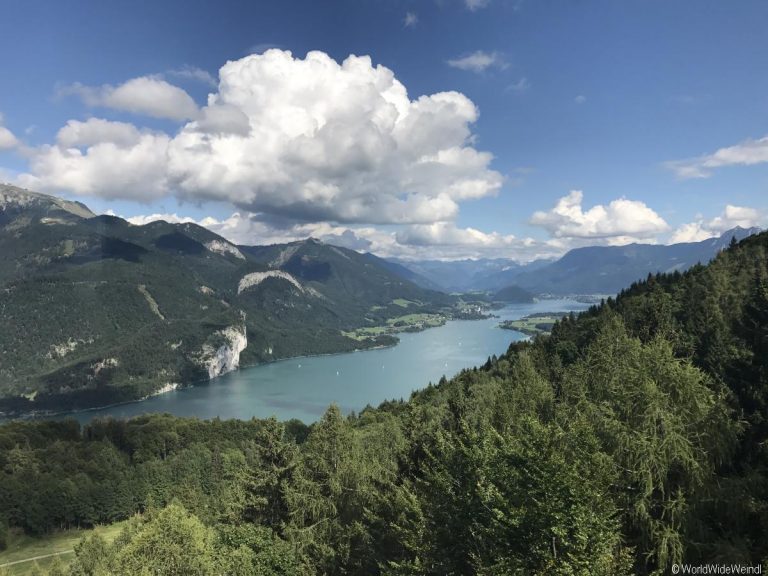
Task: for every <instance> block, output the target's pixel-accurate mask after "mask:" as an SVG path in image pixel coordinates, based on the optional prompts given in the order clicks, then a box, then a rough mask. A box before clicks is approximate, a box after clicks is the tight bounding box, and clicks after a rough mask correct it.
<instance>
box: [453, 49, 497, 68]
mask: <svg viewBox="0 0 768 576" xmlns="http://www.w3.org/2000/svg"><path fill="white" fill-rule="evenodd" d="M447 62H448V66H451V67H452V68H458V69H459V70H466V71H467V72H475V73H478V74H479V73H481V72H485V71H486V70H488V69H489V68H506V66H507V65H506V63H505V62H504V60H503V58H502V57H501V55H500V54H499V53H498V52H484V51H483V50H477V51H476V52H473V53H472V54H468V55H467V56H462V57H460V58H453V59H451V60H448V61H447Z"/></svg>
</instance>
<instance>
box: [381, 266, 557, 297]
mask: <svg viewBox="0 0 768 576" xmlns="http://www.w3.org/2000/svg"><path fill="white" fill-rule="evenodd" d="M390 262H392V263H394V264H397V265H399V266H400V267H401V268H405V269H406V270H408V271H410V273H411V274H415V275H417V277H418V278H424V279H426V280H427V281H428V282H429V283H430V286H432V287H439V289H441V290H443V291H446V292H475V291H490V292H495V291H497V290H500V289H502V288H504V287H505V286H509V285H510V284H513V283H514V280H515V278H516V277H517V275H518V274H520V273H522V272H523V271H526V270H536V269H537V268H540V267H542V266H545V265H547V264H549V263H550V260H537V261H534V262H530V263H527V264H520V263H519V262H516V261H514V260H511V259H508V258H479V259H476V260H472V259H466V260H398V259H393V260H390ZM404 277H407V276H404ZM414 282H416V283H417V284H419V283H420V281H419V280H418V279H414ZM422 282H423V281H422ZM420 285H424V284H420Z"/></svg>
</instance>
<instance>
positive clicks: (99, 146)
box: [27, 49, 503, 224]
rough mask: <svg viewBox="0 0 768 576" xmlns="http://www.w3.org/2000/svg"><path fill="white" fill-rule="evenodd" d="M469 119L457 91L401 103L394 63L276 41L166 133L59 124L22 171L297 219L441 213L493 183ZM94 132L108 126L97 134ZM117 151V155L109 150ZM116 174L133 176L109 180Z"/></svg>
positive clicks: (426, 218)
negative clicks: (61, 129) (300, 54)
mask: <svg viewBox="0 0 768 576" xmlns="http://www.w3.org/2000/svg"><path fill="white" fill-rule="evenodd" d="M136 80H141V79H136ZM143 80H147V79H146V78H145V79H143ZM149 80H150V81H151V82H158V80H157V79H152V78H150V79H149ZM160 82H161V81H160ZM134 84H135V81H133V80H132V81H130V82H128V83H126V84H124V85H123V86H121V87H119V88H118V89H113V88H111V87H109V88H107V89H98V90H96V91H95V92H96V97H97V100H98V101H104V100H105V99H106V98H107V96H108V97H109V100H110V102H112V103H114V95H115V93H116V92H122V93H125V92H126V91H127V89H126V87H128V86H129V85H134ZM102 93H103V94H102ZM105 94H106V96H105ZM182 108H183V107H182ZM477 116H478V111H477V108H476V107H475V105H474V104H473V103H472V102H471V101H470V100H469V99H468V98H467V97H466V96H464V95H463V94H460V93H458V92H441V93H437V94H432V95H425V96H421V97H419V98H417V99H415V100H411V99H410V98H409V97H408V94H407V92H406V89H405V87H404V86H403V85H402V84H401V83H400V82H399V81H398V80H397V79H396V78H395V76H394V74H393V72H392V71H391V70H389V69H387V68H385V67H383V66H373V64H372V63H371V60H370V58H368V57H365V56H364V57H357V56H350V57H349V58H347V59H346V60H344V61H343V62H342V63H337V62H336V61H334V60H333V59H331V58H330V57H329V56H328V55H326V54H324V53H322V52H310V53H309V54H307V56H306V58H304V59H300V58H294V57H293V56H292V55H291V53H290V52H287V51H282V50H277V49H272V50H268V51H266V52H265V53H263V54H254V55H251V56H248V57H245V58H243V59H241V60H237V61H233V62H228V63H227V64H226V65H224V66H223V67H222V68H221V70H220V72H219V90H218V92H217V93H215V94H211V95H210V96H209V99H208V103H207V106H205V107H204V108H203V109H202V110H200V111H199V112H197V113H196V115H195V120H193V121H191V122H189V123H187V124H186V125H185V126H184V127H183V128H181V129H180V130H179V132H178V134H176V135H175V136H174V137H165V136H164V135H162V134H157V133H150V132H146V131H138V130H136V133H138V134H140V137H139V138H138V139H137V138H135V137H133V136H131V135H129V132H131V131H130V130H129V129H123V128H120V130H123V132H124V133H125V134H124V136H125V140H121V141H120V142H119V143H118V142H116V140H117V137H116V136H115V135H114V134H112V132H113V131H114V132H117V131H118V127H117V126H110V127H109V129H108V130H107V129H106V128H105V127H104V126H97V125H96V121H93V122H92V124H93V126H89V127H88V130H89V132H88V133H89V135H93V137H92V138H90V140H88V141H86V137H85V136H84V135H81V134H76V131H77V130H80V132H83V133H84V132H85V127H81V126H77V130H75V128H72V129H69V128H67V133H66V134H63V135H60V138H59V140H58V141H57V143H56V144H54V145H52V146H46V147H42V148H41V149H39V150H38V151H37V152H36V153H35V154H34V156H33V159H32V161H31V162H30V165H31V174H30V175H27V181H29V182H31V183H35V182H36V183H37V184H38V185H39V186H42V187H44V188H46V189H64V190H69V191H72V192H75V193H78V194H94V195H102V196H108V197H122V198H127V199H134V198H140V199H147V198H151V197H153V196H154V195H159V194H165V193H173V194H175V195H177V196H178V197H179V198H181V199H184V200H191V201H195V202H201V201H206V200H216V201H228V202H231V203H232V204H234V205H235V206H237V207H238V208H239V209H241V210H243V211H247V212H254V213H260V214H264V215H267V216H272V217H278V218H283V219H290V220H293V221H295V222H321V221H332V222H338V223H347V224H362V223H367V224H371V223H373V224H394V223H400V224H411V223H432V222H438V221H448V220H452V219H454V218H455V217H456V216H457V214H458V210H459V203H460V202H462V201H465V200H469V199H474V198H482V197H485V196H488V195H492V194H495V193H496V192H497V191H498V190H499V188H500V187H501V184H502V180H503V179H502V176H501V175H500V174H499V173H498V172H496V171H494V170H492V169H490V167H489V166H490V163H491V161H492V158H493V157H492V155H491V154H490V153H488V152H482V151H478V150H476V149H475V148H474V147H473V145H472V142H473V137H472V132H471V125H472V123H474V122H475V120H476V119H477ZM89 122H91V121H89ZM70 124H72V123H70ZM65 128H66V127H65ZM97 128H98V129H104V130H105V132H109V134H108V135H107V136H105V139H106V140H105V141H101V142H99V141H98V138H97V137H96V135H95V134H96V132H97ZM69 133H71V135H70V134H69ZM130 138H133V142H134V143H133V144H132V145H125V142H126V141H127V140H128V139H130ZM70 140H73V141H75V142H76V143H77V144H78V146H76V147H72V146H71V145H70V144H71V142H70ZM80 145H84V146H85V147H84V148H83V147H82V146H80ZM118 148H119V149H120V153H121V154H122V155H124V156H126V158H125V159H121V158H118V157H117V154H112V153H110V152H111V151H116V150H117V149H118ZM150 153H151V155H152V157H151V158H148V154H150ZM129 158H135V159H136V160H138V159H139V158H146V159H147V160H148V162H149V164H148V166H147V167H145V168H141V167H139V166H138V165H137V164H134V163H133V162H131V161H129ZM124 170H130V172H131V174H130V178H129V177H128V176H127V175H126V176H121V175H119V174H118V175H117V176H116V177H114V176H115V172H118V171H121V172H122V171H124Z"/></svg>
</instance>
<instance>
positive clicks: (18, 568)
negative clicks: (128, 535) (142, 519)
mask: <svg viewBox="0 0 768 576" xmlns="http://www.w3.org/2000/svg"><path fill="white" fill-rule="evenodd" d="M124 524H125V522H116V523H114V524H109V525H106V526H97V527H96V528H93V529H88V530H77V529H72V530H62V531H60V532H56V533H54V534H50V535H47V536H42V537H40V538H33V537H32V536H27V535H26V534H21V533H17V532H15V531H13V532H11V533H10V534H9V535H8V548H6V549H5V550H3V551H2V552H0V571H2V570H3V569H4V570H6V571H7V574H9V575H11V576H26V575H27V574H31V573H32V571H33V570H34V568H35V567H37V568H38V569H39V570H40V571H41V572H43V573H45V572H46V571H47V569H48V567H49V566H50V565H51V563H52V562H53V559H54V557H53V556H50V557H48V558H41V559H40V560H36V561H29V562H22V563H21V564H14V565H13V566H7V567H5V568H1V566H2V565H3V564H7V563H9V562H16V561H17V560H26V559H27V558H35V557H36V556H45V555H47V554H56V553H57V552H66V551H68V550H72V549H73V548H74V547H75V544H77V543H78V542H79V541H80V539H81V538H82V537H83V536H87V535H89V534H92V533H94V532H97V533H99V534H100V535H101V536H102V537H103V538H104V539H105V540H106V541H107V542H112V541H113V540H114V539H115V538H116V537H117V535H118V534H119V533H120V531H121V530H122V529H123V525H124ZM60 558H61V560H62V561H63V562H64V564H69V562H71V561H72V559H73V558H74V554H73V553H72V552H69V553H65V554H60Z"/></svg>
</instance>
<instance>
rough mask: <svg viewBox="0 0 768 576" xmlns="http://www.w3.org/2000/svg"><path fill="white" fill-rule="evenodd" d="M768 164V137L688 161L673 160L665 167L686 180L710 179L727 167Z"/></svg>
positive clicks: (746, 141) (748, 141) (747, 141)
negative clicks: (715, 171)
mask: <svg viewBox="0 0 768 576" xmlns="http://www.w3.org/2000/svg"><path fill="white" fill-rule="evenodd" d="M766 162H768V136H765V137H764V138H760V139H758V140H745V141H744V142H741V143H740V144H736V145H735V146H728V147H726V148H720V149H719V150H716V151H715V152H713V153H712V154H705V155H704V156H699V157H697V158H690V159H688V160H673V161H671V162H666V163H665V166H666V167H667V168H668V169H669V170H672V171H673V172H674V173H675V175H676V176H677V177H678V178H679V179H681V180H686V179H690V178H709V177H710V176H711V175H712V170H714V169H716V168H722V167H725V166H751V165H753V164H764V163H766Z"/></svg>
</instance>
